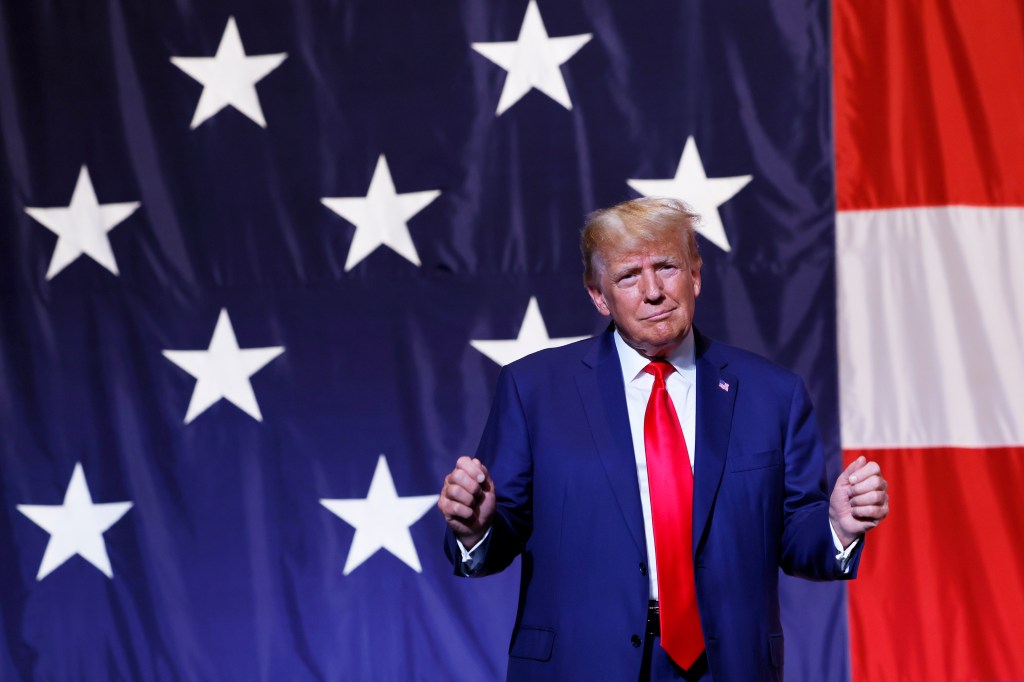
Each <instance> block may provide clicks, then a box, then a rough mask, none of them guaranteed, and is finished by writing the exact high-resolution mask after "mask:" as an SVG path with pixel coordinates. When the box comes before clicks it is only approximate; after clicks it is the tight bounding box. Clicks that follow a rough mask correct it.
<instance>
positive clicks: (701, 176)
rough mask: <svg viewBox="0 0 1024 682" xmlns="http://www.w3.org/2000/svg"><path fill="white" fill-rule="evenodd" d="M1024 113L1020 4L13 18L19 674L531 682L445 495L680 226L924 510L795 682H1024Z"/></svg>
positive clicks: (5, 521)
mask: <svg viewBox="0 0 1024 682" xmlns="http://www.w3.org/2000/svg"><path fill="white" fill-rule="evenodd" d="M833 73H835V75H833ZM1022 74H1024V9H1022V7H1021V5H1020V4H1019V2H1018V1H1017V0H977V2H973V3H969V4H968V5H967V6H966V7H964V6H960V5H959V4H957V3H955V2H954V0H934V1H933V2H914V3H898V2H896V3H894V2H891V0H890V2H888V3H886V2H881V1H879V0H859V1H856V0H836V2H835V3H833V4H832V5H830V4H829V3H826V2H815V1H809V0H745V1H741V0H724V1H722V0H719V1H715V2H712V1H704V0H700V1H698V0H687V1H686V2H676V1H670V0H650V1H649V2H644V3H623V2H613V1H612V0H581V1H580V2H555V1H554V0H528V1H526V0H500V1H489V2H481V1H479V0H454V1H452V2H434V3H423V2H421V3H416V2H408V1H400V0H334V1H328V0H324V1H322V2H317V3H313V2H309V3H300V2H294V1H293V2H269V1H266V0H259V1H255V0H254V1H250V2H240V3H230V2H226V1H224V0H206V1H204V2H197V1H190V0H179V1H178V2H167V1H165V0H98V1H97V2H92V3H85V2H79V1H76V0H32V1H14V0H3V1H2V2H0V152H2V160H0V297H2V298H0V432H2V440H0V443H2V447H0V477H2V479H0V632H2V636H3V642H2V644H0V679H2V680H8V679H10V680H121V679H125V680H271V681H276V680H491V679H500V678H502V677H503V675H504V667H505V657H506V653H505V652H506V648H507V643H508V638H509V634H510V632H511V628H512V623H513V618H514V615H515V604H516V594H517V587H518V568H517V567H516V566H514V567H513V568H512V569H510V570H509V571H506V573H505V574H503V575H501V576H496V577H492V578H487V579H482V580H465V579H458V578H456V577H454V576H453V575H452V571H451V567H450V566H449V565H448V563H447V560H446V559H445V558H444V556H443V552H442V550H441V538H442V532H443V527H444V524H443V521H442V519H441V517H440V515H439V514H438V513H437V512H436V511H434V510H433V507H434V505H435V503H436V500H437V494H438V491H439V489H440V486H441V481H442V479H443V477H444V475H445V474H446V473H447V472H448V471H449V470H450V469H451V467H452V465H453V463H454V461H455V459H456V458H457V457H458V456H459V455H463V454H471V453H472V452H473V450H474V449H475V446H476V441H477V439H478V438H479V435H480V432H481V430H482V428H483V423H484V420H485V418H486V414H487V410H488V406H489V401H490V396H491V392H492V389H493V386H494V382H495V379H496V377H497V374H498V371H499V369H500V367H501V366H502V365H504V364H507V363H508V362H511V361H512V360H514V359H516V358H518V357H521V356H522V355H524V354H526V353H529V352H532V351H534V350H538V349H540V348H544V347H548V346H552V345H556V344H562V343H567V342H569V341H571V340H575V339H578V338H581V337H585V336H588V335H591V334H594V333H597V332H599V331H600V330H601V329H602V328H603V324H604V320H603V318H600V317H599V316H598V315H597V313H596V312H595V311H594V310H593V309H592V305H591V304H590V302H589V300H588V299H587V297H586V295H585V293H584V291H583V287H582V282H581V275H582V267H581V264H580V259H579V253H578V246H577V243H578V231H579V228H580V227H581V225H582V222H583V219H584V217H585V215H586V214H587V213H588V212H589V211H591V210H593V209H595V208H598V207H601V206H606V205H610V204H612V203H615V202H618V201H621V200H624V199H627V198H630V197H635V196H639V195H645V194H650V195H653V194H657V195H670V196H675V197H678V198H681V199H683V200H685V201H687V202H688V203H690V204H691V205H692V206H694V207H695V208H696V209H697V210H698V211H699V212H700V213H702V215H703V216H704V220H703V223H702V225H701V238H700V245H701V248H702V254H703V257H704V263H705V265H704V288H703V291H702V295H701V297H700V300H699V303H698V313H697V324H698V326H699V327H700V328H701V329H702V331H704V332H705V333H707V334H708V335H710V336H712V337H714V338H719V339H722V340H724V341H727V342H730V343H734V344H737V345H740V346H743V347H746V348H749V349H751V350H753V351H755V352H759V353H761V354H763V355H766V356H768V357H770V358H772V359H773V360H775V361H776V362H779V363H780V364H782V365H785V366H787V367H790V368H792V369H793V370H795V371H797V372H798V373H800V374H801V375H802V376H803V377H804V380H805V381H806V383H807V385H808V388H809V390H810V392H811V394H812V396H813V398H814V402H815V406H816V409H817V415H818V420H819V423H820V427H821V430H822V433H823V436H824V439H825V444H826V450H827V453H828V454H829V458H830V459H829V476H830V478H834V476H835V475H836V474H837V473H838V470H839V467H840V466H841V464H842V461H843V457H844V456H846V457H848V458H849V457H854V456H856V455H857V454H859V453H861V452H865V451H867V452H869V454H871V456H873V457H877V458H880V459H881V461H882V464H883V467H885V469H886V473H887V476H888V477H889V478H890V479H891V480H892V481H893V483H894V489H893V500H894V501H893V514H892V517H891V518H890V519H889V520H888V521H887V522H886V524H884V525H883V526H882V527H881V528H880V529H879V530H878V531H876V532H875V533H873V534H872V535H871V536H869V538H868V540H867V547H866V550H865V551H866V555H865V559H864V562H863V563H862V567H861V571H862V578H861V580H860V581H859V584H856V585H854V586H852V587H851V588H849V593H850V594H849V599H848V595H847V591H848V588H847V587H846V586H844V585H841V584H834V583H821V584H814V583H809V582H806V581H802V580H793V579H789V578H786V577H785V576H783V622H784V626H785V630H786V636H787V639H786V672H787V679H789V680H806V681H808V682H817V681H826V682H827V681H832V680H837V681H841V680H848V679H851V676H852V679H854V680H913V681H920V682H924V681H925V680H929V681H931V680H1000V681H1003V680H1006V681H1009V680H1024V656H1022V654H1021V653H1020V651H1022V650H1024V647H1021V646H1020V642H1021V641H1024V615H1022V614H1024V578H1022V575H1024V569H1022V566H1024V549H1022V547H1024V543H1022V542H1021V541H1020V537H1021V530H1022V528H1024V524H1022V523H1021V521H1022V519H1024V511H1022V509H1024V508H1022V507H1021V505H1020V502H1019V490H1020V489H1021V487H1022V484H1024V448H1022V446H1024V418H1022V416H1021V415H1022V414H1024V364H1022V362H1024V361H1022V354H1021V351H1020V349H1021V348H1022V347H1024V299H1022V298H1021V297H1022V292H1024V280H1022V279H1021V278H1022V274H1021V273H1022V268H1021V264H1022V261H1024V212H1022V209H1021V208H1019V207H1020V206H1022V205H1024V166H1022V165H1021V161H1020V159H1021V153H1020V150H1021V148H1022V147H1024V94H1022V93H1024V90H1022V88H1021V87H1020V85H1021V79H1022ZM837 183H838V184H837ZM837 209H838V213H837ZM848 601H849V608H848V606H847V604H848Z"/></svg>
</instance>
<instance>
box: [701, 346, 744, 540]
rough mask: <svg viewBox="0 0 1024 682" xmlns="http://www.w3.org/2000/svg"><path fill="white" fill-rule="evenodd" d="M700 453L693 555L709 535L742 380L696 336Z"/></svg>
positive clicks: (718, 355)
mask: <svg viewBox="0 0 1024 682" xmlns="http://www.w3.org/2000/svg"><path fill="white" fill-rule="evenodd" d="M696 342H697V348H696V351H697V435H696V438H697V449H696V451H695V455H694V475H693V479H694V480H693V551H694V555H696V553H697V548H698V547H700V545H701V542H702V540H703V538H704V535H705V534H706V533H707V525H708V521H709V519H710V518H711V510H712V508H713V507H714V504H715V497H716V495H717V494H718V488H719V485H720V484H721V482H722V472H723V470H724V469H725V454H726V452H727V451H728V449H729V436H730V434H731V432H732V416H733V405H734V403H735V400H736V392H737V391H738V390H739V380H738V379H737V378H736V377H735V376H734V375H732V374H730V373H728V372H727V371H726V370H725V367H726V364H727V363H726V361H725V359H724V358H721V357H720V354H719V353H716V352H715V348H714V342H713V341H710V340H708V339H707V338H706V337H704V336H702V335H700V334H699V333H698V334H697V337H696Z"/></svg>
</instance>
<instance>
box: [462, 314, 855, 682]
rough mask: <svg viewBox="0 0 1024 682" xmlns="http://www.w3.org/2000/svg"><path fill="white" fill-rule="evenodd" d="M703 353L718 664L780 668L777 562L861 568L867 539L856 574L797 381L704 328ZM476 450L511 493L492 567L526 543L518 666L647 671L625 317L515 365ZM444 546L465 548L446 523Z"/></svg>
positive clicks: (732, 673) (703, 518) (528, 672)
mask: <svg viewBox="0 0 1024 682" xmlns="http://www.w3.org/2000/svg"><path fill="white" fill-rule="evenodd" d="M695 333H697V332H695ZM696 363H697V414H696V419H697V421H696V441H697V442H696V450H695V453H694V501H693V554H694V566H695V570H696V582H697V600H698V606H699V610H700V617H701V624H702V627H703V630H704V635H705V641H706V645H707V655H708V663H709V666H710V669H711V673H712V676H713V677H714V678H715V680H717V681H718V682H722V681H725V682H728V681H732V680H735V681H738V682H752V681H754V680H778V679H781V677H782V663H783V661H782V658H783V653H782V652H783V639H782V626H781V623H780V620H779V605H778V569H779V568H780V567H781V568H782V569H783V570H785V571H786V572H787V573H790V574H793V575H800V576H804V577H807V578H810V579H815V580H827V579H839V578H849V577H852V576H853V575H854V574H855V572H856V568H857V562H858V560H859V551H858V555H857V556H856V557H855V558H854V560H853V563H852V569H851V571H850V573H849V574H845V575H844V574H843V573H842V572H841V571H840V568H839V565H838V562H837V561H836V560H835V548H834V545H833V542H832V537H831V533H830V531H829V520H828V492H826V487H825V466H824V459H823V453H822V445H821V440H820V437H819V435H818V430H817V425H816V423H815V419H814V414H813V411H812V408H811V404H810V400H809V398H808V396H807V392H806V390H805V389H804V386H803V383H802V382H801V380H800V379H799V378H798V377H797V376H796V375H794V374H793V373H791V372H788V371H786V370H784V369H782V368H780V367H778V366H776V365H774V364H772V363H770V362H768V361H767V360H765V359H763V358H761V357H759V356H756V355H754V354H752V353H749V352H746V351H743V350H740V349H737V348H733V347H730V346H726V345H724V344H721V343H718V342H715V341H711V340H709V339H707V338H705V337H702V336H701V335H700V334H699V333H697V337H696ZM477 456H478V457H479V458H480V459H481V460H482V461H483V462H484V463H485V464H487V466H488V468H489V469H490V473H491V476H492V477H493V479H494V482H495V488H496V491H497V495H498V513H497V515H496V520H495V523H494V525H493V529H492V533H491V539H490V545H489V548H488V552H487V555H486V560H485V563H484V565H483V569H482V571H481V573H480V574H481V575H486V574H489V573H494V572H497V571H501V570H503V569H504V568H506V567H507V566H508V565H509V564H510V563H511V562H512V560H513V559H514V558H515V557H516V556H521V557H522V566H521V569H522V578H521V584H520V594H519V610H518V614H517V616H516V621H515V627H514V630H513V633H512V642H511V645H510V647H509V667H508V678H509V679H510V680H512V679H515V680H526V679H528V680H577V679H579V680H584V679H586V680H635V679H637V676H638V674H639V671H640V663H641V656H642V653H643V648H642V647H637V646H636V645H635V642H636V640H635V639H634V635H638V636H639V637H640V638H642V637H643V636H644V626H645V622H646V618H647V602H648V596H649V586H648V578H647V575H646V572H647V571H646V566H647V551H646V545H645V540H644V537H645V536H644V524H643V515H642V511H641V506H640V493H639V484H638V482H637V474H636V465H635V458H634V455H633V445H632V440H631V437H630V429H629V420H628V416H627V411H626V399H625V389H624V386H623V381H622V371H621V369H620V365H619V360H618V355H617V353H616V351H615V344H614V339H613V337H612V332H611V331H608V332H606V333H604V334H602V335H600V336H598V337H594V338H591V339H587V340H584V341H580V342H578V343H574V344H570V345H568V346H563V347H561V348H554V349H550V350H545V351H541V352H539V353H535V354H533V355H530V356H528V357H526V358H523V359H522V360H519V361H518V362H515V363H512V364H510V365H508V366H507V367H505V368H504V369H503V370H502V372H501V374H500V376H499V379H498V386H497V392H496V395H495V398H494V403H493V405H492V408H491V414H490V417H489V419H488V422H487V425H486V427H485V430H484V434H483V438H482V439H481V443H480V447H479V450H478V453H477ZM446 549H447V553H448V556H449V558H450V559H451V560H452V561H453V562H456V563H457V562H458V558H459V556H460V554H459V551H458V548H457V546H456V544H455V541H454V537H453V536H452V534H451V532H450V531H449V533H448V537H447V543H446ZM456 570H458V569H456Z"/></svg>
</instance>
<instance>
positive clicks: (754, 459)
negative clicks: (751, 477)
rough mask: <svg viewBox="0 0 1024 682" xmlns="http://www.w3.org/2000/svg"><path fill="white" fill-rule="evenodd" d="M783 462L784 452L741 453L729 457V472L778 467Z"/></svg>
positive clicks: (776, 450)
mask: <svg viewBox="0 0 1024 682" xmlns="http://www.w3.org/2000/svg"><path fill="white" fill-rule="evenodd" d="M781 461H782V450H779V449H775V450H763V451H761V452H753V453H749V454H748V453H740V454H736V453H733V454H730V455H729V459H728V462H729V471H750V470H751V469H765V468H767V467H773V466H778V465H779V462H781Z"/></svg>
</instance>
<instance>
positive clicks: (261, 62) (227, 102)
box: [171, 17, 288, 130]
mask: <svg viewBox="0 0 1024 682" xmlns="http://www.w3.org/2000/svg"><path fill="white" fill-rule="evenodd" d="M287 56H288V54H287V53H286V52H281V53H278V54H261V55H253V56H251V57H248V56H246V54H245V48H243V47H242V38H241V36H239V35H238V27H237V26H236V25H235V18H234V17H228V25H227V26H226V27H224V35H223V36H221V39H220V45H218V46H217V55H216V56H215V57H171V62H172V63H173V64H174V65H175V66H177V67H178V68H179V69H181V70H182V71H184V72H185V73H187V74H188V75H190V76H192V78H194V79H196V80H197V81H199V82H200V83H202V84H203V94H201V95H200V96H199V104H197V105H196V113H195V115H193V116H192V125H191V126H190V127H191V128H192V129H193V130H195V129H196V128H197V127H198V126H199V125H200V124H201V123H202V122H203V121H205V120H206V119H208V118H210V117H211V116H213V115H214V114H216V113H217V112H218V111H220V110H221V109H223V108H224V107H226V106H232V107H234V108H235V109H237V110H238V111H240V112H242V113H243V114H245V115H246V116H248V117H249V118H250V119H252V120H253V121H255V122H256V123H258V124H259V125H260V126H261V127H263V128H266V127H267V122H266V120H265V119H264V118H263V109H262V108H261V107H260V99H259V97H258V96H257V95H256V83H258V82H259V81H260V80H262V79H263V77H264V76H266V75H267V74H268V73H270V72H271V71H273V70H274V69H276V68H277V67H279V66H280V65H281V62H283V61H284V60H285V57H287Z"/></svg>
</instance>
